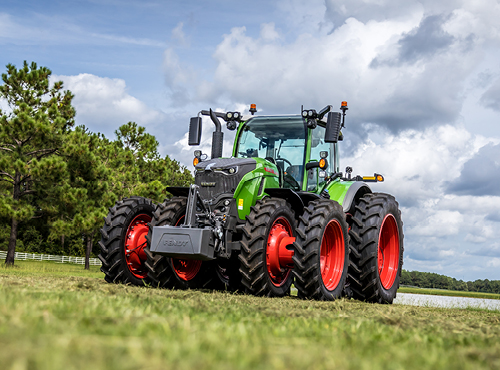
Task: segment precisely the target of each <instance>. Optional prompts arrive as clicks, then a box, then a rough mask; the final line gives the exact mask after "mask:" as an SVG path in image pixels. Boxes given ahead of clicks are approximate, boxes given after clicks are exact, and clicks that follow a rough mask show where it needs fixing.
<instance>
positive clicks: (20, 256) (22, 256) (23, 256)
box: [0, 251, 102, 266]
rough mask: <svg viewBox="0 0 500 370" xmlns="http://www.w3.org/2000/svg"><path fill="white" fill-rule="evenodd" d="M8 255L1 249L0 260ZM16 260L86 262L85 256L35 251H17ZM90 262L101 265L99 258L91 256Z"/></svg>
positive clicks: (79, 263)
mask: <svg viewBox="0 0 500 370" xmlns="http://www.w3.org/2000/svg"><path fill="white" fill-rule="evenodd" d="M6 257H7V252H4V251H0V260H2V259H5V258H6ZM14 259H16V260H24V261H25V260H35V261H54V262H59V263H76V264H78V265H84V264H85V257H71V256H54V255H52V254H35V253H20V252H16V255H15V258H14ZM89 262H90V264H91V265H93V266H101V264H102V263H101V260H100V259H99V258H90V260H89Z"/></svg>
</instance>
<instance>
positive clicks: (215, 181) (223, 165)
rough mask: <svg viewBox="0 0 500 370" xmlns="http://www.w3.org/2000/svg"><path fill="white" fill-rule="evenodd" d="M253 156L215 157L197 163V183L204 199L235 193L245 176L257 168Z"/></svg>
mask: <svg viewBox="0 0 500 370" xmlns="http://www.w3.org/2000/svg"><path fill="white" fill-rule="evenodd" d="M256 166H257V161H256V160H255V159H252V158H214V159H209V160H207V161H203V162H200V163H198V164H197V165H196V168H195V169H196V172H195V177H194V178H195V184H196V185H198V186H199V187H200V190H199V191H200V194H201V196H202V197H203V198H204V199H214V198H215V197H217V195H219V194H222V193H234V191H235V190H236V188H237V187H238V184H239V183H240V181H241V179H242V178H243V176H245V175H246V174H247V173H248V172H250V171H253V170H255V168H256Z"/></svg>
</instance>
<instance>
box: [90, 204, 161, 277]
mask: <svg viewBox="0 0 500 370" xmlns="http://www.w3.org/2000/svg"><path fill="white" fill-rule="evenodd" d="M154 209H155V206H154V204H153V202H152V201H151V200H150V199H147V198H143V197H137V196H134V197H130V198H124V199H123V200H120V201H118V202H116V204H115V205H114V207H112V208H110V209H109V213H108V216H107V217H106V218H105V219H104V226H103V228H102V229H101V240H100V241H99V246H100V247H101V253H100V254H99V259H100V260H101V262H102V266H101V271H102V272H104V274H105V277H104V279H105V280H106V281H107V282H108V283H123V284H127V283H130V284H133V285H144V284H145V283H146V282H148V271H147V269H146V266H145V262H146V254H145V252H144V247H145V246H146V235H147V233H148V230H149V227H148V223H149V222H150V221H151V218H152V216H153V212H154Z"/></svg>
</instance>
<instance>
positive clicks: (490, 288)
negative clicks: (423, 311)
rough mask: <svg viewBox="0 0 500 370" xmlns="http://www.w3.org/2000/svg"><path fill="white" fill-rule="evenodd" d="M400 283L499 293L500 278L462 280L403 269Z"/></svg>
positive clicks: (433, 287)
mask: <svg viewBox="0 0 500 370" xmlns="http://www.w3.org/2000/svg"><path fill="white" fill-rule="evenodd" d="M400 284H401V285H409V286H416V287H419V288H432V289H447V290H460V291H466V292H482V293H496V294H500V280H488V279H485V280H475V281H463V280H457V279H455V278H452V277H449V276H445V275H440V274H436V273H433V272H419V271H406V270H403V271H402V272H401V280H400Z"/></svg>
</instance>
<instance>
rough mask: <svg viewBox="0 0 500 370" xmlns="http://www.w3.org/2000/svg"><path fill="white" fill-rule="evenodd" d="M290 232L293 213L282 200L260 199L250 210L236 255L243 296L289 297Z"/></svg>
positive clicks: (292, 226)
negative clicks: (287, 295) (238, 253)
mask: <svg viewBox="0 0 500 370" xmlns="http://www.w3.org/2000/svg"><path fill="white" fill-rule="evenodd" d="M294 230H295V217H294V213H293V211H292V209H291V207H290V205H289V204H288V203H287V202H286V201H285V200H284V199H279V198H264V199H262V200H258V201H257V203H256V204H255V206H253V207H252V208H251V211H250V214H249V215H248V216H247V222H246V224H245V226H244V228H243V236H242V240H241V252H240V255H239V259H240V272H241V275H242V284H243V285H244V286H245V290H246V292H247V293H251V294H254V295H266V296H270V297H282V296H284V295H285V294H289V292H290V286H291V285H292V282H293V276H292V268H293V263H292V255H293V250H292V249H291V244H292V243H293V242H294V241H295V234H294Z"/></svg>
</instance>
